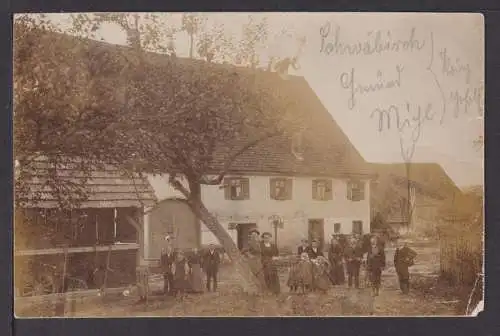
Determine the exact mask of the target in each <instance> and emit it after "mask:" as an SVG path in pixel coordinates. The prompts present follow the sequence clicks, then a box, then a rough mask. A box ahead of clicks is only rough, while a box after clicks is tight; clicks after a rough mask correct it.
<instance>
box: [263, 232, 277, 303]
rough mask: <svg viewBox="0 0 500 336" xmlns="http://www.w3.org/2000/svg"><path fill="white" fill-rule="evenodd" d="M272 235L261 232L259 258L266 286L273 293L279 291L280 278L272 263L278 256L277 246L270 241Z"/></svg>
mask: <svg viewBox="0 0 500 336" xmlns="http://www.w3.org/2000/svg"><path fill="white" fill-rule="evenodd" d="M271 238H272V235H271V234H270V233H269V232H264V233H263V234H262V243H261V247H260V250H261V260H262V269H263V271H264V280H265V283H266V287H267V289H268V290H269V291H271V292H272V293H274V294H279V292H280V280H279V277H278V270H277V267H276V265H275V264H274V260H275V259H276V258H277V257H278V254H279V253H278V247H277V246H276V245H275V244H273V243H271Z"/></svg>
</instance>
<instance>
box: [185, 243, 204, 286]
mask: <svg viewBox="0 0 500 336" xmlns="http://www.w3.org/2000/svg"><path fill="white" fill-rule="evenodd" d="M201 263H202V257H201V254H200V253H199V251H198V248H196V247H195V248H193V251H192V253H191V255H190V256H189V258H188V265H189V284H190V287H191V288H190V289H191V291H192V292H193V293H203V277H202V271H201Z"/></svg>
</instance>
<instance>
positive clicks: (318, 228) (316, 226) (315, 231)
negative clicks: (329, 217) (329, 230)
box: [308, 219, 325, 249]
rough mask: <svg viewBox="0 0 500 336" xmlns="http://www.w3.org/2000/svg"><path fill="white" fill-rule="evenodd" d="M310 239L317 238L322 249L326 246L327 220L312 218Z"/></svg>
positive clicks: (309, 229) (309, 230) (309, 232)
mask: <svg viewBox="0 0 500 336" xmlns="http://www.w3.org/2000/svg"><path fill="white" fill-rule="evenodd" d="M308 235H309V241H312V240H313V239H317V240H318V241H319V247H320V249H323V247H324V246H325V221H324V220H323V219H310V220H309V228H308Z"/></svg>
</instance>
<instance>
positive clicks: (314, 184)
mask: <svg viewBox="0 0 500 336" xmlns="http://www.w3.org/2000/svg"><path fill="white" fill-rule="evenodd" d="M312 198H313V200H317V199H318V180H313V181H312Z"/></svg>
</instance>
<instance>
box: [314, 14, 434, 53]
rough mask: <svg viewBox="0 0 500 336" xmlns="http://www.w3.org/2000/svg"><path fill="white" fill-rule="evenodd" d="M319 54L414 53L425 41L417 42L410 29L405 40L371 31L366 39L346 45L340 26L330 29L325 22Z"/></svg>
mask: <svg viewBox="0 0 500 336" xmlns="http://www.w3.org/2000/svg"><path fill="white" fill-rule="evenodd" d="M319 32H320V36H321V48H320V53H323V54H325V55H348V56H371V55H376V54H378V55H381V54H384V53H391V52H392V53H397V52H416V51H420V50H421V49H422V48H424V46H425V40H418V39H417V38H416V37H415V35H416V28H412V29H411V30H410V33H409V35H408V37H407V38H406V39H393V37H392V32H391V31H381V30H377V31H371V32H368V33H367V35H368V36H367V37H366V39H364V40H362V41H356V42H353V43H348V42H345V41H342V39H341V29H340V26H338V25H336V26H335V28H333V29H332V24H331V23H330V22H326V23H325V24H324V25H323V26H322V27H321V28H320V31H319Z"/></svg>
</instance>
